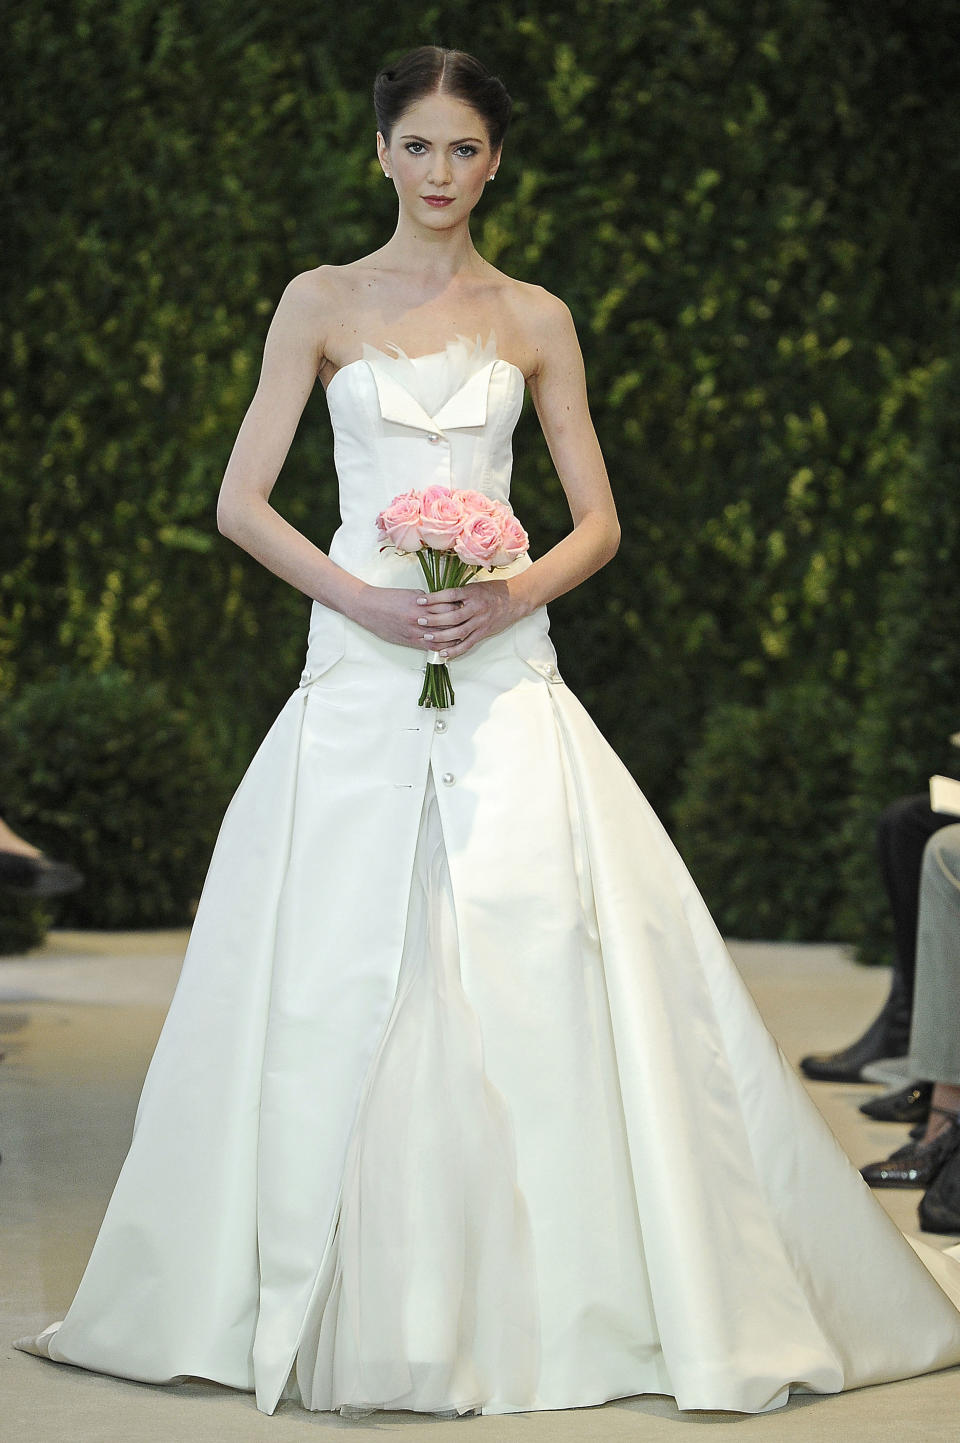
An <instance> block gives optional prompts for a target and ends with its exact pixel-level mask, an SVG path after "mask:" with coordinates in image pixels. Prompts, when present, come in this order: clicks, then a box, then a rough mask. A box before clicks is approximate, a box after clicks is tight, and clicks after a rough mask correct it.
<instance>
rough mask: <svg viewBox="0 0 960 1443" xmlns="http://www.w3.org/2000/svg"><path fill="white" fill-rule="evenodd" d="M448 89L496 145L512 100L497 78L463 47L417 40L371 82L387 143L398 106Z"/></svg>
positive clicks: (401, 109) (503, 132)
mask: <svg viewBox="0 0 960 1443" xmlns="http://www.w3.org/2000/svg"><path fill="white" fill-rule="evenodd" d="M437 94H440V95H452V96H453V97H454V99H455V100H462V101H463V102H464V104H465V105H470V106H472V107H473V109H474V110H475V111H476V112H477V113H478V115H480V116H481V117H482V119H483V121H484V123H485V124H486V127H487V133H488V135H489V136H490V146H491V149H493V150H497V149H498V147H499V146H500V145H501V143H502V141H503V137H504V136H505V135H506V133H507V126H508V125H509V124H510V113H511V111H512V110H513V101H512V100H511V99H510V97H509V95H508V94H507V91H506V87H505V85H504V83H503V81H502V80H499V79H498V78H497V77H496V76H495V75H491V74H490V72H489V70H487V68H486V66H484V65H481V64H480V61H479V60H475V59H474V58H473V56H472V55H467V53H466V52H465V51H463V50H445V49H444V48H443V47H442V46H440V45H421V46H420V48H419V49H418V50H409V51H408V52H407V54H406V55H403V56H401V58H400V59H399V60H397V61H395V63H394V64H393V65H388V66H386V67H385V68H384V69H383V70H381V71H380V74H379V75H378V76H377V78H376V80H375V81H374V84H373V108H374V110H375V111H376V113H377V128H378V129H379V131H380V134H381V135H382V136H383V138H384V140H385V141H386V142H387V144H388V145H389V144H390V135H391V133H392V131H393V127H394V126H395V125H396V123H397V121H398V120H399V119H400V116H401V115H402V114H403V112H404V111H405V110H407V109H409V107H410V106H411V105H415V104H416V102H417V101H418V100H424V99H425V98H426V97H427V96H428V95H437Z"/></svg>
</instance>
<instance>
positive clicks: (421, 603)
mask: <svg viewBox="0 0 960 1443" xmlns="http://www.w3.org/2000/svg"><path fill="white" fill-rule="evenodd" d="M426 600H427V598H426V597H425V596H418V597H417V605H418V606H424V605H425V604H426Z"/></svg>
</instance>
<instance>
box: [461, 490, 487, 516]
mask: <svg viewBox="0 0 960 1443" xmlns="http://www.w3.org/2000/svg"><path fill="white" fill-rule="evenodd" d="M455 494H456V495H457V496H459V497H460V500H461V501H462V502H463V505H464V507H465V509H466V510H467V511H473V512H479V514H480V515H481V516H493V515H494V508H495V506H496V505H497V502H496V501H494V499H493V497H492V496H485V495H484V494H483V492H482V491H457V492H456V493H455Z"/></svg>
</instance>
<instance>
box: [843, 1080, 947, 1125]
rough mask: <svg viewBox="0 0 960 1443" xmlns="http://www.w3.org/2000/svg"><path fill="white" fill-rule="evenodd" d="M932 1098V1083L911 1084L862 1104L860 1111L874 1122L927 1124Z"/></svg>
mask: <svg viewBox="0 0 960 1443" xmlns="http://www.w3.org/2000/svg"><path fill="white" fill-rule="evenodd" d="M932 1097H933V1083H932V1082H911V1083H908V1085H907V1086H906V1087H902V1088H901V1089H900V1091H899V1092H888V1093H887V1095H886V1096H885V1097H871V1099H870V1101H869V1102H861V1104H860V1111H861V1112H862V1113H863V1114H864V1115H865V1116H866V1117H872V1118H873V1120H874V1122H926V1120H927V1118H928V1117H929V1116H930V1100H931V1098H932Z"/></svg>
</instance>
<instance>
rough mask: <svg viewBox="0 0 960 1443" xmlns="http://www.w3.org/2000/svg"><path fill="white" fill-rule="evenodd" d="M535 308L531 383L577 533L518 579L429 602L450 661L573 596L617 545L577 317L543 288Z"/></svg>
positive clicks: (432, 626)
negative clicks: (557, 599)
mask: <svg viewBox="0 0 960 1443" xmlns="http://www.w3.org/2000/svg"><path fill="white" fill-rule="evenodd" d="M532 310H533V312H534V314H532V315H531V316H530V318H529V322H528V327H529V331H530V332H531V333H533V334H535V335H536V336H537V352H538V358H539V359H538V364H537V367H536V370H535V371H534V373H533V375H532V376H531V377H530V378H529V385H530V390H531V393H532V395H533V400H534V405H535V406H536V409H537V415H538V417H539V418H540V425H541V426H542V428H543V434H544V437H545V438H546V442H547V446H548V448H549V451H550V455H551V457H552V459H553V463H554V466H555V467H556V469H557V474H558V476H559V477H560V483H561V485H562V486H563V489H564V493H565V495H566V498H567V502H568V504H569V506H570V515H571V517H572V518H573V530H572V531H571V532H570V533H569V534H568V535H567V536H565V537H564V538H563V540H562V541H558V542H557V544H556V546H553V547H551V549H550V550H549V551H547V552H545V554H544V555H543V556H540V557H538V559H537V560H536V561H534V562H532V563H531V564H530V565H529V566H528V567H526V568H525V569H524V570H523V571H520V572H518V573H517V575H516V576H511V577H508V578H507V579H506V580H501V581H496V580H491V581H487V582H484V584H483V585H482V586H476V585H473V586H471V585H470V584H469V583H468V584H467V585H466V586H462V587H458V588H451V589H448V590H446V591H438V592H435V593H434V595H433V596H432V597H430V598H428V601H427V603H426V605H425V606H423V607H422V609H423V611H424V612H425V613H428V614H429V634H431V636H432V638H433V645H434V647H435V648H436V649H437V650H438V651H443V652H444V653H445V654H446V655H447V656H448V657H450V658H453V657H457V656H461V655H463V653H464V652H466V651H469V649H470V647H471V646H475V645H476V643H477V642H478V641H482V640H483V639H484V637H486V636H492V635H493V634H494V633H496V632H498V631H502V630H503V629H504V628H505V627H507V626H509V625H510V624H511V623H512V622H514V621H518V620H519V619H520V618H521V617H523V616H528V615H529V614H530V612H531V611H534V610H536V608H537V607H538V606H543V605H544V604H545V603H546V602H548V601H553V599H554V598H555V597H557V596H562V595H563V594H564V592H567V591H572V590H573V588H574V587H575V586H579V584H580V583H581V581H586V579H587V577H588V576H592V575H593V573H594V572H595V571H599V570H600V568H601V567H602V566H605V565H606V564H607V562H608V561H610V560H612V558H613V557H614V556H615V555H616V553H617V548H618V547H619V545H620V523H619V521H618V520H617V509H616V505H615V504H614V499H613V493H612V492H611V490H610V482H609V479H608V477H607V470H606V467H605V466H604V463H603V456H602V454H601V451H600V443H599V441H598V440H597V433H596V431H595V430H594V428H593V421H592V420H591V418H590V408H589V405H588V403H587V386H586V378H585V376H584V369H583V356H582V355H581V352H580V345H579V343H578V341H577V334H576V330H575V328H574V324H573V318H572V316H571V315H570V312H569V310H568V309H567V307H566V306H565V305H564V304H563V302H562V301H560V300H558V299H557V298H556V297H555V296H551V295H550V294H549V293H548V292H545V291H541V292H538V293H537V299H536V301H535V303H534V304H533V306H532Z"/></svg>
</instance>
